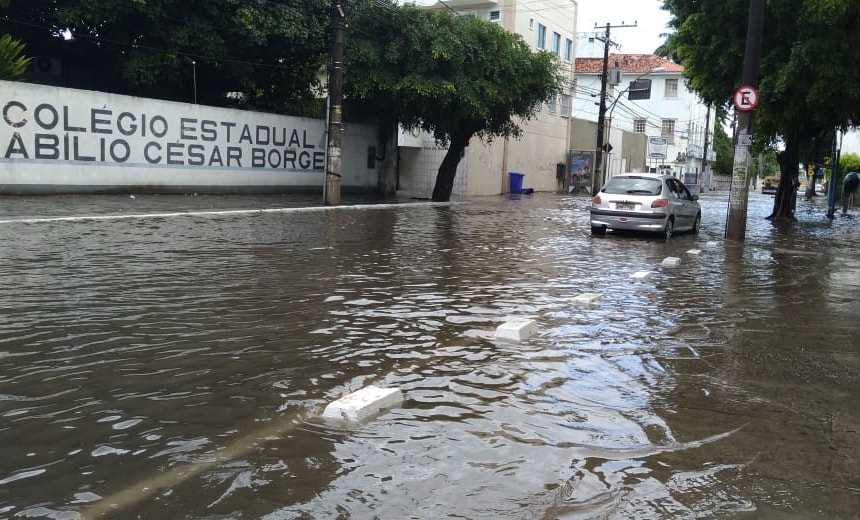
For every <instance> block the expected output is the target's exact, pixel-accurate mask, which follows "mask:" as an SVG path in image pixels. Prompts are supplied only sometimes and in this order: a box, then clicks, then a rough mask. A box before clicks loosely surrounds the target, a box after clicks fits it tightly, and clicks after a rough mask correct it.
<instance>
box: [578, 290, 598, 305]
mask: <svg viewBox="0 0 860 520" xmlns="http://www.w3.org/2000/svg"><path fill="white" fill-rule="evenodd" d="M600 298H602V296H601V295H599V294H597V293H589V292H587V293H582V294H579V295H577V296H574V297H573V301H575V302H579V303H594V302H596V301H597V300H599V299H600Z"/></svg>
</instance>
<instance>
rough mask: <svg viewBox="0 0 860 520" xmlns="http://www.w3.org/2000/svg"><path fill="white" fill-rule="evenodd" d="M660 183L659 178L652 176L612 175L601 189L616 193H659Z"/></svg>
mask: <svg viewBox="0 0 860 520" xmlns="http://www.w3.org/2000/svg"><path fill="white" fill-rule="evenodd" d="M662 185H663V184H662V183H661V182H660V179H656V178H654V177H613V178H611V179H609V182H607V183H606V186H605V187H604V188H603V191H604V192H606V193H614V194H618V195H637V194H638V195H659V194H660V189H661V188H662Z"/></svg>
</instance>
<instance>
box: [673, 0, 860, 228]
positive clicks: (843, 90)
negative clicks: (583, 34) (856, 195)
mask: <svg viewBox="0 0 860 520" xmlns="http://www.w3.org/2000/svg"><path fill="white" fill-rule="evenodd" d="M663 4H664V8H665V9H667V10H668V11H669V12H670V13H671V16H672V18H671V21H670V26H671V27H672V28H673V29H674V31H675V32H674V33H673V34H671V35H670V36H669V39H668V41H667V46H666V47H667V49H664V51H668V52H670V53H671V54H673V55H677V56H678V57H679V58H680V60H681V61H682V62H683V64H684V73H685V75H686V76H687V78H688V80H689V82H690V85H691V87H692V89H693V90H695V91H696V92H697V93H699V94H700V95H701V96H702V97H704V98H705V99H714V100H717V102H722V103H724V104H728V103H729V101H730V99H731V96H732V94H733V93H734V91H735V89H737V87H739V86H740V82H741V76H742V70H743V56H744V48H745V44H746V32H747V21H748V17H749V7H750V2H749V0H664V2H663ZM858 48H860V2H857V1H856V0H826V1H822V0H779V1H769V2H767V7H766V11H765V21H764V31H763V34H762V50H761V59H760V67H759V69H760V80H759V84H758V90H759V92H760V102H759V106H758V108H757V109H756V111H755V114H754V132H755V139H756V142H757V145H756V146H757V148H759V149H762V148H766V147H767V146H770V145H773V144H775V143H777V142H782V143H784V150H783V151H782V152H780V154H779V162H780V167H781V170H782V173H783V175H782V176H781V180H780V186H779V189H778V192H777V196H776V197H775V201H774V209H773V213H772V214H771V216H770V218H793V214H792V211H793V204H791V202H792V200H793V199H794V197H795V196H796V184H795V181H796V180H797V164H798V162H799V160H798V159H799V158H800V157H801V156H802V155H804V154H807V153H811V147H812V144H813V142H815V141H816V140H817V141H818V142H824V141H826V139H827V136H828V135H832V132H833V129H834V128H841V129H846V128H849V127H853V126H856V125H858V124H860V67H854V66H852V65H851V64H850V60H848V58H849V57H851V56H854V55H855V54H856V49H858Z"/></svg>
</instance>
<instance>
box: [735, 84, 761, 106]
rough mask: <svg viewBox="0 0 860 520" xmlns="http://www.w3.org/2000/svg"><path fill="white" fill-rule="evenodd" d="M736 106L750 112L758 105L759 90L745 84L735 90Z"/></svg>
mask: <svg viewBox="0 0 860 520" xmlns="http://www.w3.org/2000/svg"><path fill="white" fill-rule="evenodd" d="M734 102H735V108H737V109H738V110H740V111H741V112H749V111H751V110H754V109H755V107H757V106H758V90H756V89H755V87H751V86H749V85H744V86H743V87H740V88H739V89H737V90H736V91H735V96H734Z"/></svg>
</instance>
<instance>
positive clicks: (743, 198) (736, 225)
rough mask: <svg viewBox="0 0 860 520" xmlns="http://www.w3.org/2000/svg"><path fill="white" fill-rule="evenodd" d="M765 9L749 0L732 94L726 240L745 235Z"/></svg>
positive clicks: (759, 1)
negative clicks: (738, 80)
mask: <svg viewBox="0 0 860 520" xmlns="http://www.w3.org/2000/svg"><path fill="white" fill-rule="evenodd" d="M764 8H765V0H751V1H750V9H749V19H748V22H747V41H746V48H745V49H744V67H743V75H742V81H743V86H741V87H740V88H738V89H737V90H736V91H735V93H734V96H733V97H732V101H733V102H734V105H735V109H737V111H738V112H739V114H738V133H737V142H736V144H735V156H734V162H733V164H732V186H731V191H730V192H729V215H728V221H727V223H726V239H728V240H743V239H744V237H745V235H746V226H747V201H748V199H749V166H750V164H749V163H750V148H751V146H752V112H753V110H755V107H756V106H758V102H759V95H758V91H757V90H756V88H755V85H756V84H757V83H758V65H759V58H760V57H761V33H762V27H763V25H764Z"/></svg>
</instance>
